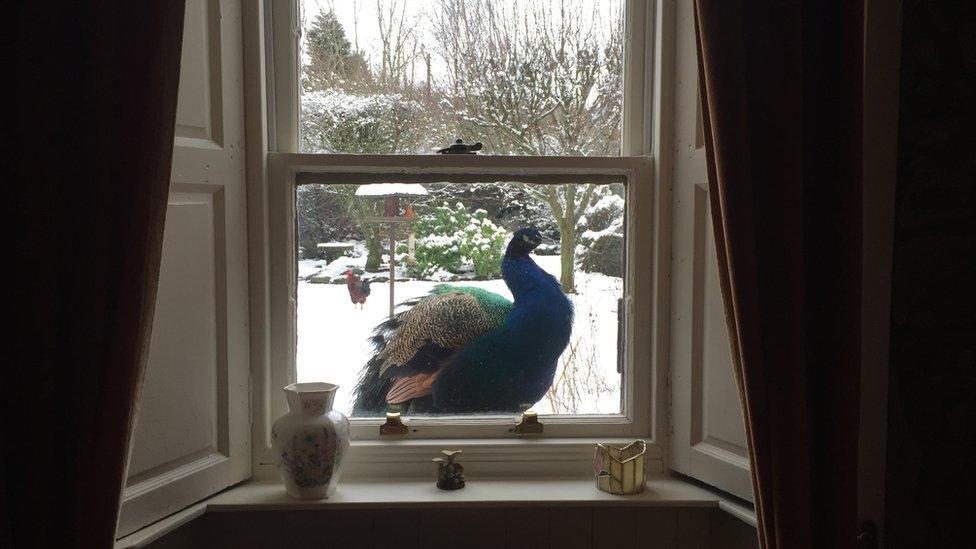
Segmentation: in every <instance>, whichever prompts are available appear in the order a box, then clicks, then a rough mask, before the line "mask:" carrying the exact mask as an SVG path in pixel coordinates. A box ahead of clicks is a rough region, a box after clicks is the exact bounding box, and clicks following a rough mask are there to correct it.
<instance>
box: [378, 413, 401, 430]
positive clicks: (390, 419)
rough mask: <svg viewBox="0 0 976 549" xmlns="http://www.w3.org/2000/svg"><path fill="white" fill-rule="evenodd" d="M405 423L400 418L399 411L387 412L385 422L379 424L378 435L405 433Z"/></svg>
mask: <svg viewBox="0 0 976 549" xmlns="http://www.w3.org/2000/svg"><path fill="white" fill-rule="evenodd" d="M405 434H407V425H406V424H405V423H404V422H403V419H401V418H400V412H387V413H386V423H384V424H383V425H380V435H405Z"/></svg>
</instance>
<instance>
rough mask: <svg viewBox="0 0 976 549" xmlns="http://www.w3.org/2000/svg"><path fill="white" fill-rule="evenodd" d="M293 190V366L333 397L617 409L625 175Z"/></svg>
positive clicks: (429, 405)
mask: <svg viewBox="0 0 976 549" xmlns="http://www.w3.org/2000/svg"><path fill="white" fill-rule="evenodd" d="M296 192H297V212H298V258H297V260H298V348H297V353H298V356H297V370H298V380H299V381H328V382H330V383H336V384H338V385H339V386H340V388H339V391H338V395H337V397H336V402H335V406H336V409H338V410H340V411H342V412H344V413H347V414H350V415H354V416H372V415H381V414H383V413H385V412H387V411H400V412H402V413H404V414H407V415H427V414H431V415H457V414H468V413H476V414H490V415H499V414H509V413H517V412H519V411H521V410H524V409H528V408H531V409H533V410H535V411H537V412H539V413H541V414H572V415H577V414H617V413H620V411H621V395H622V394H623V393H622V385H623V381H622V376H621V374H620V371H621V367H620V365H621V364H622V356H623V355H622V352H621V350H620V349H619V346H620V340H619V339H618V337H619V336H618V334H620V333H621V330H622V326H621V325H620V323H619V318H622V315H618V312H619V311H620V307H621V306H622V305H621V303H622V302H621V298H622V297H623V294H624V292H623V289H624V288H623V286H624V281H623V272H624V261H625V258H624V228H625V222H624V212H625V205H626V192H625V187H624V185H623V184H620V183H606V184H602V183H601V184H595V183H593V184H569V183H565V184H558V185H539V184H527V183H519V182H497V181H490V182H481V183H448V182H445V183H434V184H426V183H425V184H423V185H420V184H395V183H394V184H390V183H385V184H372V185H352V184H329V185H325V184H305V185H299V186H298V188H297V191H296ZM554 212H556V213H554ZM567 227H568V229H566V228H567ZM391 237H392V247H391ZM391 249H393V250H394V254H393V255H394V259H395V261H394V264H393V276H392V286H391V268H390V253H389V252H390V250H391ZM391 287H392V292H393V295H392V296H391ZM391 304H392V305H393V308H392V310H391ZM570 304H571V307H572V311H571V310H570V308H569V307H570ZM391 313H392V315H393V316H392V317H391ZM391 318H392V319H393V320H391Z"/></svg>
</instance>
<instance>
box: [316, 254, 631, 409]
mask: <svg viewBox="0 0 976 549" xmlns="http://www.w3.org/2000/svg"><path fill="white" fill-rule="evenodd" d="M534 259H535V260H536V262H537V263H538V264H539V265H540V266H541V267H542V268H543V269H545V270H546V271H548V272H550V273H552V274H553V275H554V276H556V277H558V276H559V256H534ZM324 263H325V262H324V261H314V260H303V261H301V262H299V276H300V278H301V277H302V275H303V274H305V275H306V278H307V275H308V273H318V275H317V276H333V277H334V276H341V274H342V273H343V272H345V269H346V268H348V267H350V266H355V265H363V264H365V255H363V256H361V257H358V258H347V257H342V258H339V259H337V260H335V261H333V262H331V263H329V264H328V265H323V264H324ZM377 274H379V273H377ZM437 274H438V275H441V276H446V275H449V274H450V273H437ZM398 277H399V275H398ZM365 278H370V275H369V274H367V275H365ZM438 278H440V277H438ZM439 283H440V282H435V281H419V280H410V281H405V282H397V283H396V286H395V290H396V302H397V303H399V302H401V301H403V300H405V299H409V298H412V297H418V296H422V295H425V294H427V292H429V291H430V289H431V288H433V287H434V286H435V285H437V284H439ZM459 284H464V285H467V286H478V287H481V288H485V289H487V290H489V291H493V292H496V293H498V294H500V295H503V296H505V297H507V298H509V299H511V298H512V295H511V292H509V291H508V288H507V287H506V286H505V282H504V281H503V280H500V279H499V280H487V281H464V282H461V283H459ZM576 286H577V290H578V291H579V293H578V294H576V295H571V296H569V297H570V299H571V300H572V301H573V304H574V307H575V310H576V320H575V324H574V327H573V336H572V341H571V346H570V347H571V348H570V349H567V353H566V354H564V359H566V358H567V356H568V355H569V354H570V353H571V352H572V350H573V348H574V347H575V351H576V352H575V355H574V356H576V357H577V359H576V362H574V364H575V365H576V366H577V367H578V368H579V367H582V362H581V361H583V360H585V358H583V357H590V359H591V360H592V362H593V364H594V366H595V368H596V371H595V372H590V373H589V374H585V373H584V372H582V371H581V372H580V373H578V374H577V375H576V378H575V379H572V380H571V381H573V382H574V383H575V387H576V389H575V390H576V391H580V390H582V394H581V395H580V396H579V397H578V401H577V404H576V406H575V408H574V409H575V413H577V414H614V413H619V412H620V383H621V381H620V379H621V378H620V374H618V373H617V298H618V297H620V296H621V290H622V282H621V279H620V278H616V277H610V276H606V275H602V274H599V273H583V272H577V273H576ZM370 288H371V290H372V293H371V294H370V297H369V299H367V300H366V303H365V304H364V305H363V308H362V310H360V309H358V308H356V307H354V306H353V304H352V303H351V302H350V300H349V293H348V290H347V289H346V286H345V285H344V284H312V283H309V282H306V281H305V279H300V280H299V283H298V356H297V369H298V381H301V382H305V381H328V382H329V383H335V384H337V385H339V390H338V393H337V395H336V401H335V407H336V409H338V410H340V411H342V412H344V413H347V414H348V413H349V412H350V410H351V409H352V402H353V393H352V392H353V389H354V386H355V384H356V382H357V380H358V378H359V374H360V371H361V369H362V367H363V365H364V364H365V363H366V359H367V357H368V356H369V355H370V354H371V352H372V349H371V347H370V346H369V344H368V341H367V338H368V337H369V335H370V334H371V333H372V330H373V327H374V326H376V325H377V324H379V323H380V322H382V321H383V320H385V319H386V318H387V316H388V314H389V283H387V282H373V283H372V284H371V285H370ZM562 362H563V361H562V360H561V363H562ZM561 369H562V364H561V365H560V370H561ZM560 370H557V372H556V377H557V379H558V378H559V376H560ZM594 376H596V377H594ZM603 385H605V386H606V390H603V391H595V390H592V389H593V388H594V387H600V386H603ZM555 408H556V411H563V412H565V411H566V409H565V408H560V406H559V405H558V404H557V405H556V406H555ZM533 409H534V410H536V411H537V412H539V413H540V414H548V413H552V412H553V411H554V405H553V403H552V402H550V401H549V400H548V399H546V398H544V399H543V400H542V401H540V402H539V403H537V404H536V405H535V406H534V407H533Z"/></svg>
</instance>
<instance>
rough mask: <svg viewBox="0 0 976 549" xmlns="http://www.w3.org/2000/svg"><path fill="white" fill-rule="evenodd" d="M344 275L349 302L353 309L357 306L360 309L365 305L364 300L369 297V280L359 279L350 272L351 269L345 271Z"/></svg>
mask: <svg viewBox="0 0 976 549" xmlns="http://www.w3.org/2000/svg"><path fill="white" fill-rule="evenodd" d="M345 274H346V289H347V290H349V301H352V304H353V307H355V306H356V305H359V308H360V309H362V308H363V304H364V303H366V298H367V297H369V292H370V290H369V280H363V279H361V278H359V275H357V274H356V273H354V272H352V269H349V270H347V271H346V273H345Z"/></svg>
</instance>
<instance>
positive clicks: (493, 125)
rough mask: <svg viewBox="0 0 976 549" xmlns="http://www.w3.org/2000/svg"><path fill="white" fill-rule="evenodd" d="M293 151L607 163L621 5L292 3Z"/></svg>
mask: <svg viewBox="0 0 976 549" xmlns="http://www.w3.org/2000/svg"><path fill="white" fill-rule="evenodd" d="M301 6H302V27H303V33H302V40H301V63H302V66H301V77H300V78H301V85H300V89H301V113H300V120H301V150H302V152H307V153H369V154H427V153H431V152H434V151H436V150H437V149H440V148H442V147H446V146H448V145H449V144H451V143H453V142H454V140H455V139H456V138H463V139H464V140H465V141H466V142H475V141H480V142H482V143H484V149H483V151H482V152H483V154H502V155H507V154H514V155H571V156H591V155H595V156H617V155H619V154H620V121H621V97H622V70H623V62H622V61H623V48H622V44H623V40H622V30H623V19H622V17H623V0H538V1H532V2H527V1H519V0H409V1H407V0H361V1H359V2H348V1H344V2H319V1H317V0H302V2H301Z"/></svg>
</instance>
